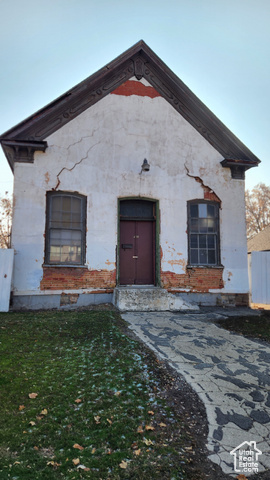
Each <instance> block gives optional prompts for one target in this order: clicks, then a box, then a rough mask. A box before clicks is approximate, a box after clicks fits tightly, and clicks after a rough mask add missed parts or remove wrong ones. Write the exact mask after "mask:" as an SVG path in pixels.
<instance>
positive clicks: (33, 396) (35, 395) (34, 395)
mask: <svg viewBox="0 0 270 480" xmlns="http://www.w3.org/2000/svg"><path fill="white" fill-rule="evenodd" d="M37 396H38V393H29V395H28V397H29V398H37Z"/></svg>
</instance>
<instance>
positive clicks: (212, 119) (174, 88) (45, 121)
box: [0, 40, 260, 178]
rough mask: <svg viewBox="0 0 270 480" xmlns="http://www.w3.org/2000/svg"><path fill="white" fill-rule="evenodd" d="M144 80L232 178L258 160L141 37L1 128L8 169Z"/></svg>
mask: <svg viewBox="0 0 270 480" xmlns="http://www.w3.org/2000/svg"><path fill="white" fill-rule="evenodd" d="M134 76H135V77H136V78H137V80H141V79H142V78H145V79H146V80H147V81H148V82H149V84H150V85H152V86H153V87H154V89H155V90H156V91H157V92H158V94H159V95H161V96H162V97H163V98H165V99H166V100H167V101H168V102H169V103H170V104H171V105H172V106H173V108H175V109H176V110H177V111H178V113H180V114H181V115H182V116H183V117H184V118H185V119H186V120H187V121H188V122H189V123H190V124H191V125H192V126H193V127H194V128H195V129H196V130H197V131H198V132H199V133H200V134H201V135H202V136H203V137H204V138H205V139H206V140H207V141H208V142H209V143H210V144H211V145H212V146H213V147H214V148H215V149H216V150H217V151H218V152H219V153H220V154H221V155H222V156H223V157H224V160H223V161H222V162H221V164H222V166H224V167H229V168H231V171H232V175H233V176H234V177H235V178H243V175H244V172H245V170H247V169H248V168H251V167H254V166H257V165H258V163H259V162H260V160H259V159H258V158H257V157H256V156H255V155H254V154H253V153H252V152H251V151H250V150H249V149H248V148H247V147H246V146H245V145H244V144H243V143H242V142H241V141H240V140H239V139H238V138H237V137H236V136H235V135H234V134H233V133H232V132H231V131H230V130H229V129H228V128H227V127H226V126H225V125H224V124H223V123H222V122H220V120H218V118H217V117H216V116H215V115H214V114H213V113H212V112H211V111H210V110H209V109H208V108H207V107H206V106H205V105H204V104H203V103H202V102H201V101H200V100H199V99H198V98H197V97H196V95H194V94H193V93H192V92H191V90H190V89H189V88H188V87H187V86H186V85H185V84H184V83H183V82H182V81H181V80H180V79H179V78H178V77H177V76H176V75H175V74H174V73H173V72H172V71H171V70H170V69H169V68H168V67H167V65H165V63H164V62H163V61H162V60H161V59H160V58H159V57H158V56H157V55H156V54H155V53H154V52H153V51H152V50H151V49H150V48H149V47H148V46H147V45H146V43H145V42H144V41H143V40H141V41H139V42H138V43H136V44H135V45H134V46H133V47H131V48H130V49H128V50H127V51H126V52H124V53H123V54H122V55H120V56H119V57H117V58H116V59H115V60H113V61H112V62H111V63H109V64H108V65H106V66H105V67H103V68H101V69H100V70H99V71H98V72H96V73H94V74H93V75H91V76H90V77H88V78H87V79H86V80H84V81H83V82H81V83H79V84H78V85H76V86H75V87H73V88H72V89H71V90H69V91H68V92H66V93H65V94H64V95H62V96H61V97H59V98H57V99H56V100H55V101H54V102H52V103H50V104H49V105H47V106H46V107H44V108H42V109H41V110H39V111H38V112H37V113H35V114H34V115H32V116H30V117H29V118H27V119H26V120H24V121H23V122H21V123H19V124H18V125H16V126H15V127H13V128H11V129H10V130H8V131H7V132H5V133H4V134H3V135H1V137H0V142H1V144H2V147H3V149H4V151H5V154H6V156H7V159H8V161H9V164H10V166H11V169H12V170H13V167H14V162H15V161H28V162H32V161H33V158H34V152H35V151H37V150H39V151H45V149H46V147H47V143H46V141H45V139H46V138H47V137H48V136H49V135H51V134H52V133H54V132H55V131H56V130H58V129H59V128H61V127H62V126H63V125H65V124H66V123H68V122H69V121H70V120H73V119H74V118H75V117H77V116H78V115H80V114H81V113H82V112H83V111H85V110H86V109H88V108H89V107H91V106H92V105H94V104H95V103H96V102H98V101H99V100H100V99H102V98H104V97H105V96H106V95H108V94H109V93H111V92H112V91H116V92H117V89H119V88H120V87H121V86H122V85H125V83H126V82H127V80H129V79H130V78H132V77H134Z"/></svg>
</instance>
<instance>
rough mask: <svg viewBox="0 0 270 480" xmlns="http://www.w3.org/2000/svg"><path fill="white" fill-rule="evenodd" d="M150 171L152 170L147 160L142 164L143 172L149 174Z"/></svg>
mask: <svg viewBox="0 0 270 480" xmlns="http://www.w3.org/2000/svg"><path fill="white" fill-rule="evenodd" d="M149 170H150V165H149V163H148V161H147V160H146V158H145V159H144V161H143V164H142V171H143V172H149Z"/></svg>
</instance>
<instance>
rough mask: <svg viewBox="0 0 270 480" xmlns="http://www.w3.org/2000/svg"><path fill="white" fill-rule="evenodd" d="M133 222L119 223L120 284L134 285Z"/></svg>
mask: <svg viewBox="0 0 270 480" xmlns="http://www.w3.org/2000/svg"><path fill="white" fill-rule="evenodd" d="M134 237H135V222H134V221H125V222H121V223H120V258H119V263H120V285H134V282H135V278H136V270H135V267H136V264H135V263H134V258H133V257H134V256H135V239H134Z"/></svg>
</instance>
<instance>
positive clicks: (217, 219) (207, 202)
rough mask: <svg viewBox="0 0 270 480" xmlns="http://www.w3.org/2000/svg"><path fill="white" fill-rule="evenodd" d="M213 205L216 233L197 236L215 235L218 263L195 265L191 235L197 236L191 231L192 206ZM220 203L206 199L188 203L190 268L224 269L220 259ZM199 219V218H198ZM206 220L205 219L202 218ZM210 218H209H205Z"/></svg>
mask: <svg viewBox="0 0 270 480" xmlns="http://www.w3.org/2000/svg"><path fill="white" fill-rule="evenodd" d="M200 204H204V205H212V206H213V207H214V208H215V216H214V219H215V226H216V229H215V232H204V233H200V232H198V233H197V235H215V242H216V248H215V252H216V263H200V262H199V261H198V263H194V262H191V235H192V234H196V233H195V232H192V231H191V214H190V210H191V206H193V205H200ZM219 210H220V203H219V202H216V201H211V200H204V199H195V200H189V201H188V202H187V235H188V267H203V268H215V267H222V265H221V257H220V213H219ZM198 218H199V217H198ZM201 218H204V217H201ZM205 218H209V217H205ZM199 250H200V247H198V251H199Z"/></svg>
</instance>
